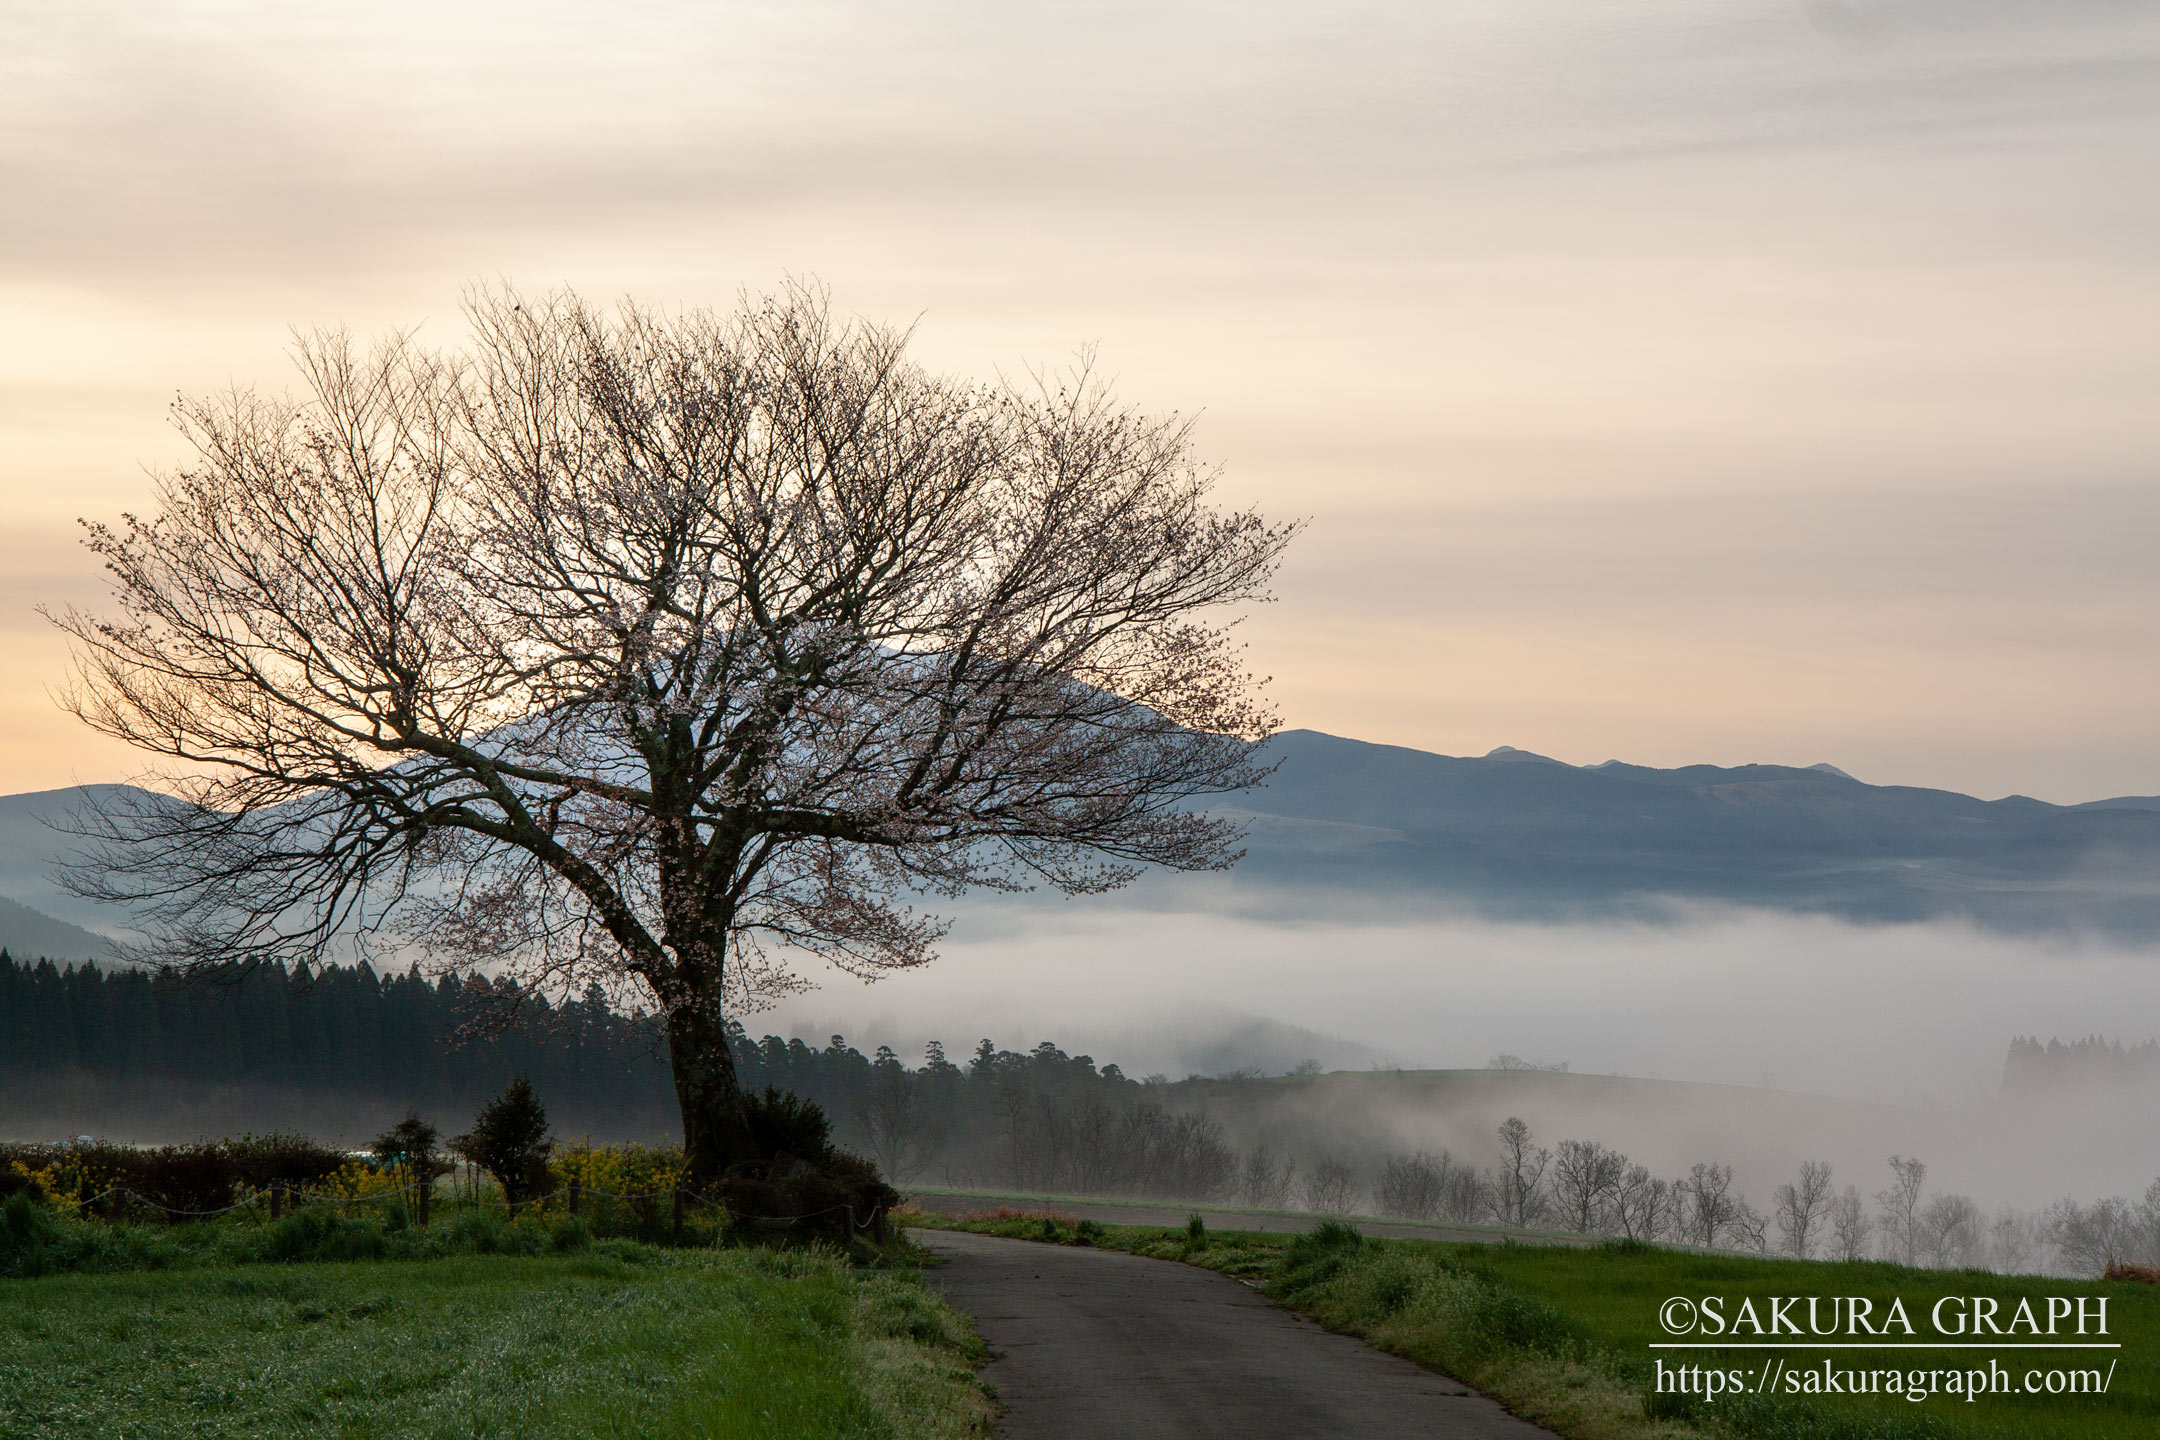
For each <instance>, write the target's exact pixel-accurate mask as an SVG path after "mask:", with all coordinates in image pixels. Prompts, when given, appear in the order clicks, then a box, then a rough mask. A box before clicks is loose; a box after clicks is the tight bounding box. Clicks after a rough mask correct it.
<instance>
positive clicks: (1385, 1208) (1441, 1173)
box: [1373, 1150, 1454, 1220]
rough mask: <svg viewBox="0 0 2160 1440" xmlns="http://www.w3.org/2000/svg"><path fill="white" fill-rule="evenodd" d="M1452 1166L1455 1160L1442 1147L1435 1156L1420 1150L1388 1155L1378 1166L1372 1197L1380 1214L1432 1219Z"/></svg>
mask: <svg viewBox="0 0 2160 1440" xmlns="http://www.w3.org/2000/svg"><path fill="white" fill-rule="evenodd" d="M1453 1170H1454V1161H1453V1160H1452V1159H1451V1158H1450V1157H1449V1156H1448V1154H1447V1153H1446V1152H1445V1151H1442V1152H1441V1153H1440V1154H1439V1155H1438V1156H1433V1155H1428V1154H1426V1153H1425V1152H1424V1151H1422V1150H1421V1151H1419V1152H1418V1153H1417V1154H1415V1155H1390V1156H1388V1157H1387V1161H1386V1163H1385V1164H1384V1165H1383V1166H1382V1167H1381V1170H1380V1185H1379V1188H1378V1189H1376V1190H1375V1191H1374V1192H1373V1198H1374V1199H1375V1201H1376V1202H1377V1203H1378V1204H1379V1207H1380V1213H1381V1214H1383V1215H1393V1216H1396V1217H1398V1218H1400V1219H1404V1220H1431V1219H1433V1218H1435V1217H1436V1216H1437V1215H1439V1213H1440V1205H1441V1202H1442V1201H1443V1200H1444V1199H1445V1198H1446V1195H1447V1189H1448V1181H1449V1179H1450V1178H1451V1176H1452V1172H1453Z"/></svg>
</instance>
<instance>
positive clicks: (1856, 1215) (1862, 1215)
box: [1830, 1185, 1875, 1260]
mask: <svg viewBox="0 0 2160 1440" xmlns="http://www.w3.org/2000/svg"><path fill="white" fill-rule="evenodd" d="M1874 1234H1875V1221H1874V1218H1873V1217H1872V1216H1870V1215H1869V1214H1868V1213H1867V1206H1866V1204H1865V1203H1863V1202H1862V1200H1861V1199H1860V1187H1859V1186H1857V1185H1847V1186H1846V1187H1845V1193H1844V1194H1842V1195H1840V1196H1838V1197H1837V1198H1836V1199H1834V1200H1832V1201H1831V1202H1830V1243H1831V1254H1832V1255H1834V1256H1835V1257H1836V1258H1837V1259H1839V1260H1861V1259H1865V1258H1866V1257H1867V1252H1868V1241H1869V1240H1870V1239H1871V1238H1873V1236H1874Z"/></svg>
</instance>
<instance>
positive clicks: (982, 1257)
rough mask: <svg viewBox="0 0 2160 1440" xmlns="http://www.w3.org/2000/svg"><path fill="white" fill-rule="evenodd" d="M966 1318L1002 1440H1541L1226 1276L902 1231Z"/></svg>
mask: <svg viewBox="0 0 2160 1440" xmlns="http://www.w3.org/2000/svg"><path fill="white" fill-rule="evenodd" d="M915 1238H916V1239H918V1240H920V1241H921V1242H922V1243H923V1244H925V1245H927V1246H929V1247H930V1249H931V1250H933V1251H934V1252H936V1253H937V1254H938V1255H939V1256H940V1257H941V1258H942V1259H944V1260H945V1261H946V1262H947V1263H945V1264H942V1265H938V1266H934V1267H932V1268H931V1269H930V1270H929V1271H928V1272H926V1278H927V1279H928V1280H929V1282H930V1283H931V1284H932V1285H933V1286H935V1287H936V1288H937V1289H939V1290H940V1291H942V1292H943V1293H944V1294H945V1296H946V1298H947V1299H949V1300H950V1301H951V1302H952V1303H953V1304H954V1305H955V1306H957V1307H958V1308H959V1309H961V1310H965V1311H966V1312H968V1313H969V1314H970V1315H972V1316H973V1317H974V1318H975V1323H976V1326H977V1328H978V1329H980V1330H981V1332H982V1337H983V1339H984V1340H985V1341H986V1342H987V1343H988V1344H989V1346H990V1348H991V1351H992V1354H993V1358H992V1360H991V1361H990V1363H989V1364H988V1365H987V1366H985V1367H984V1369H983V1378H984V1379H985V1380H988V1381H989V1382H990V1383H991V1384H992V1385H994V1386H996V1387H997V1392H998V1397H999V1399H1001V1400H1002V1401H1004V1402H1005V1406H1006V1410H1005V1415H1004V1418H1003V1419H1002V1420H1001V1421H1000V1422H999V1425H998V1434H999V1435H1001V1436H1004V1437H1006V1440H1213V1437H1217V1436H1220V1437H1223V1440H1352V1437H1355V1440H1409V1437H1413V1436H1414V1437H1418V1440H1471V1437H1477V1440H1488V1437H1490V1440H1552V1437H1551V1432H1550V1431H1547V1430H1543V1429H1540V1428H1539V1427H1537V1426H1535V1425H1532V1424H1530V1423H1529V1422H1528V1421H1524V1420H1518V1419H1516V1418H1515V1417H1514V1416H1512V1415H1510V1414H1508V1413H1507V1412H1506V1411H1504V1410H1502V1409H1501V1408H1500V1407H1499V1406H1498V1405H1497V1404H1495V1403H1493V1402H1492V1401H1491V1400H1488V1399H1486V1398H1485V1397H1484V1396H1482V1395H1478V1394H1475V1393H1473V1392H1472V1391H1470V1390H1468V1389H1466V1388H1465V1387H1464V1386H1462V1385H1460V1384H1458V1383H1457V1382H1455V1381H1453V1380H1450V1379H1448V1378H1447V1377H1446V1376H1444V1375H1436V1374H1434V1373H1433V1372H1432V1371H1430V1370H1425V1369H1422V1368H1420V1367H1419V1366H1416V1365H1413V1364H1411V1363H1410V1362H1409V1361H1407V1360H1400V1359H1397V1358H1396V1357H1395V1356H1392V1355H1383V1354H1381V1353H1380V1352H1379V1351H1377V1350H1373V1349H1370V1348H1368V1347H1366V1346H1365V1345H1363V1344H1361V1343H1359V1342H1358V1341H1356V1340H1352V1339H1350V1338H1349V1337H1348V1336H1343V1335H1331V1334H1329V1333H1328V1332H1327V1331H1325V1330H1323V1329H1321V1328H1320V1326H1318V1325H1317V1324H1315V1323H1313V1322H1312V1321H1310V1320H1307V1319H1305V1318H1304V1317H1303V1316H1300V1315H1295V1314H1292V1313H1291V1312H1290V1311H1288V1310H1284V1309H1282V1308H1281V1307H1280V1306H1277V1305H1274V1304H1271V1303H1270V1302H1269V1301H1268V1300H1266V1299H1265V1298H1264V1297H1262V1296H1261V1295H1260V1294H1259V1293H1258V1292H1257V1291H1255V1290H1253V1289H1252V1288H1250V1287H1249V1286H1246V1285H1244V1284H1241V1283H1240V1282H1238V1281H1236V1280H1232V1279H1230V1278H1229V1277H1228V1276H1224V1275H1217V1274H1214V1273H1213V1272H1211V1271H1207V1270H1201V1269H1199V1268H1197V1267H1195V1266H1191V1265H1180V1264H1178V1263H1176V1262H1175V1261H1169V1260H1147V1259H1143V1258H1141V1257H1139V1256H1137V1255H1121V1254H1118V1253H1117V1252H1115V1251H1108V1250H1092V1249H1084V1248H1080V1247H1077V1246H1066V1245H1045V1244H1038V1243H1036V1242H1033V1241H1028V1240H1005V1239H1000V1238H998V1237H996V1236H990V1235H970V1234H966V1233H962V1232H958V1231H950V1230H924V1231H917V1232H915Z"/></svg>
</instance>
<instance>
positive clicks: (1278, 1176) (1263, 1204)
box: [1239, 1145, 1297, 1210]
mask: <svg viewBox="0 0 2160 1440" xmlns="http://www.w3.org/2000/svg"><path fill="white" fill-rule="evenodd" d="M1296 1179H1297V1161H1295V1160H1293V1159H1291V1158H1290V1157H1289V1156H1287V1155H1285V1156H1284V1157H1283V1158H1282V1159H1281V1160H1277V1159H1276V1158H1275V1154H1274V1152H1273V1151H1271V1150H1270V1149H1268V1147H1267V1146H1265V1145H1255V1146H1253V1148H1252V1149H1250V1150H1248V1151H1246V1152H1245V1167H1244V1173H1243V1175H1242V1177H1241V1184H1240V1186H1239V1188H1240V1190H1241V1192H1242V1193H1243V1195H1244V1197H1245V1203H1246V1204H1248V1205H1252V1206H1256V1207H1258V1208H1260V1209H1262V1210H1280V1209H1283V1208H1284V1207H1285V1206H1287V1205H1288V1204H1289V1203H1290V1189H1291V1186H1292V1184H1293V1183H1294V1182H1295V1181H1296Z"/></svg>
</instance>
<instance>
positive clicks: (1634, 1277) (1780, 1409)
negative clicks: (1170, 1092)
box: [911, 1216, 2160, 1440]
mask: <svg viewBox="0 0 2160 1440" xmlns="http://www.w3.org/2000/svg"><path fill="white" fill-rule="evenodd" d="M911 1223H922V1224H926V1225H929V1226H932V1227H938V1226H946V1227H951V1228H962V1229H970V1230H982V1231H987V1232H990V1233H997V1234H1006V1235H1012V1236H1016V1237H1019V1238H1024V1239H1031V1240H1054V1241H1056V1242H1058V1243H1065V1244H1073V1243H1091V1244H1096V1245H1102V1246H1105V1247H1110V1248H1116V1249H1121V1250H1126V1251H1130V1252H1132V1253H1135V1254H1143V1255H1152V1256H1157V1257H1160V1258H1164V1259H1171V1260H1183V1261H1186V1262H1188V1263H1192V1264H1198V1265H1203V1266H1206V1267H1208V1268H1210V1269H1214V1270H1220V1271H1223V1272H1225V1273H1228V1274H1232V1275H1235V1276H1238V1277H1239V1278H1241V1279H1246V1280H1251V1281H1255V1282H1258V1283H1261V1284H1264V1285H1265V1286H1266V1287H1267V1290H1268V1292H1269V1293H1270V1294H1271V1295H1273V1296H1274V1297H1275V1298H1276V1299H1278V1300H1280V1301H1282V1302H1283V1303H1285V1304H1287V1305H1290V1306H1291V1307H1292V1308H1294V1309H1297V1310H1300V1311H1303V1312H1304V1313H1306V1314H1309V1315H1311V1316H1313V1317H1314V1318H1316V1319H1318V1320H1320V1321H1321V1322H1322V1323H1324V1324H1326V1325H1328V1326H1329V1327H1330V1328H1332V1329H1336V1330H1341V1331H1345V1332H1348V1333H1351V1334H1356V1335H1360V1336H1362V1337H1364V1338H1365V1339H1366V1340H1367V1341H1369V1342H1370V1343H1372V1344H1373V1345H1375V1346H1377V1347H1378V1348H1380V1349H1383V1350H1388V1351H1390V1352H1393V1353H1395V1354H1399V1355H1403V1356H1406V1357H1408V1358H1410V1359H1413V1360H1416V1361H1418V1362H1420V1363H1422V1364H1426V1365H1430V1366H1432V1367H1433V1368H1435V1369H1439V1370H1443V1371H1445V1372H1447V1373H1448V1374H1451V1375H1453V1376H1455V1377H1457V1378H1459V1379H1461V1380H1464V1381H1467V1382H1468V1383H1470V1384H1472V1385H1475V1386H1477V1387H1478V1388H1480V1389H1482V1390H1485V1391H1486V1392H1487V1393H1489V1394H1492V1395H1493V1396H1495V1397H1496V1398H1498V1399H1500V1400H1501V1401H1502V1402H1503V1403H1505V1404H1506V1405H1508V1406H1509V1408H1511V1409H1513V1410H1515V1411H1516V1412H1517V1413H1518V1414H1521V1415H1523V1416H1525V1417H1526V1418H1528V1419H1531V1420H1535V1421H1537V1422H1538V1423H1540V1424H1543V1425H1546V1426H1549V1427H1550V1428H1552V1429H1554V1430H1556V1431H1558V1432H1559V1433H1560V1434H1562V1435H1565V1436H1569V1437H1573V1440H1653V1437H1655V1440H1667V1437H1670V1440H1680V1437H1693V1436H1732V1437H1736V1440H1919V1437H1939V1440H1955V1437H1973V1440H1981V1437H1985V1440H2013V1437H2016V1440H2023V1437H2032V1440H2057V1437H2060V1440H2144V1437H2150V1436H2154V1435H2160V1288H2155V1287H2152V1286H2147V1285H2137V1284H2126V1283H2102V1282H2094V1281H2066V1280H2051V1279H2044V1278H2040V1277H2035V1276H2000V1275H1992V1274H1987V1273H1984V1272H1974V1271H1938V1270H1907V1269H1905V1268H1903V1267H1900V1266H1895V1265H1885V1264H1854V1265H1838V1264H1822V1263H1810V1262H1803V1261H1790V1260H1767V1259H1759V1258H1749V1257H1743V1256H1726V1255H1703V1254H1697V1253H1693V1252H1688V1251H1679V1250H1666V1249H1659V1248H1654V1247H1646V1246H1639V1245H1605V1246H1594V1247H1588V1248H1564V1247H1555V1246H1546V1245H1509V1244H1502V1245H1490V1244H1487V1245H1476V1244H1448V1243H1438V1242H1432V1241H1421V1240H1375V1239H1359V1238H1356V1237H1354V1236H1353V1235H1351V1234H1350V1232H1348V1231H1347V1230H1343V1231H1337V1232H1335V1233H1333V1234H1332V1235H1325V1236H1314V1237H1292V1236H1286V1235H1282V1234H1269V1233H1258V1232H1250V1231H1240V1232H1217V1233H1214V1234H1203V1235H1201V1236H1200V1237H1199V1238H1198V1239H1197V1240H1196V1239H1195V1237H1194V1236H1193V1234H1191V1233H1190V1232H1188V1231H1185V1230H1172V1229H1160V1228H1145V1227H1138V1226H1130V1227H1128V1226H1101V1225H1093V1224H1084V1225H1081V1226H1073V1225H1070V1224H1065V1223H1061V1222H1058V1221H1056V1220H1044V1219H1040V1218H1032V1219H1007V1220H981V1221H967V1220H959V1219H954V1218H950V1217H943V1216H927V1217H921V1218H920V1219H919V1221H911ZM1676 1295H1677V1296H1685V1297H1690V1298H1694V1297H1701V1296H1704V1295H1722V1296H1726V1297H1729V1299H1730V1303H1731V1305H1732V1306H1733V1307H1735V1308H1736V1307H1737V1305H1738V1303H1739V1301H1740V1300H1741V1299H1742V1298H1743V1297H1752V1298H1753V1299H1754V1300H1755V1302H1756V1305H1757V1307H1758V1310H1760V1309H1761V1308H1762V1307H1764V1306H1765V1305H1766V1302H1767V1301H1768V1299H1769V1298H1770V1297H1772V1296H1794V1295H1798V1296H1808V1295H1814V1296H1862V1297H1866V1298H1868V1299H1870V1300H1872V1301H1874V1302H1875V1306H1876V1311H1877V1313H1878V1314H1880V1313H1883V1312H1885V1311H1887V1309H1888V1304H1889V1301H1890V1300H1891V1299H1892V1298H1893V1297H1902V1299H1903V1301H1904V1305H1905V1308H1906V1310H1907V1311H1908V1312H1909V1313H1910V1314H1911V1316H1912V1317H1913V1319H1914V1323H1915V1325H1916V1326H1917V1327H1919V1328H1920V1329H1921V1330H1922V1331H1927V1330H1928V1329H1929V1324H1928V1320H1927V1311H1928V1310H1929V1308H1930V1307H1932V1306H1933V1305H1934V1303H1935V1301H1936V1300H1937V1299H1938V1298H1940V1297H1942V1296H1945V1295H1959V1296H1987V1297H1993V1298H1995V1299H1997V1300H1998V1301H1999V1302H2003V1301H2007V1302H2009V1303H2007V1304H2005V1305H2004V1306H2003V1313H2005V1314H2008V1313H2010V1312H2011V1309H2012V1307H2013V1306H2014V1304H2015V1301H2016V1299H2017V1298H2018V1297H2019V1296H2028V1295H2029V1296H2034V1297H2041V1296H2048V1295H2057V1296H2069V1297H2076V1296H2087V1297H2092V1296H2105V1297H2106V1298H2107V1300H2108V1319H2109V1331H2110V1333H2109V1335H2108V1337H2107V1338H2108V1339H2109V1340H2111V1341H2117V1342H2120V1344H2121V1346H2122V1348H2121V1349H2120V1350H2119V1351H2107V1352H2100V1351H2085V1352H2074V1351H2073V1352H2063V1351H2055V1352H2044V1351H2043V1352H2011V1351H2003V1352H1998V1353H1997V1358H1998V1359H1999V1360H2000V1361H2001V1362H2002V1363H2003V1364H2004V1366H2005V1368H2008V1369H2011V1370H2012V1371H2013V1373H2014V1374H2015V1375H2017V1376H2019V1377H2022V1375H2023V1373H2024V1371H2025V1370H2026V1369H2028V1368H2030V1367H2034V1366H2039V1367H2076V1368H2080V1369H2083V1368H2089V1367H2095V1366H2097V1367H2098V1368H2102V1369H2104V1368H2106V1367H2107V1366H2108V1365H2109V1364H2110V1363H2113V1365H2114V1370H2113V1374H2112V1376H2111V1380H2110V1384H2109V1388H2108V1392H2107V1393H2106V1394H2105V1395H2103V1396H2070V1395H2059V1396H2048V1395H2039V1396H2027V1395H2024V1394H2011V1395H1986V1396H1983V1397H1981V1398H1979V1399H1977V1400H1975V1401H1973V1402H1971V1403H1967V1402H1965V1401H1964V1400H1963V1399H1962V1398H1961V1397H1958V1396H1948V1395H1936V1396H1933V1397H1932V1398H1929V1399H1927V1400H1924V1401H1921V1402H1912V1401H1907V1400H1905V1399H1903V1398H1898V1397H1891V1396H1888V1395H1879V1394H1878V1395H1867V1396H1858V1397H1854V1396H1837V1397H1828V1396H1814V1395H1805V1394H1799V1395H1795V1394H1790V1393H1787V1392H1786V1391H1785V1389H1784V1387H1783V1386H1779V1387H1778V1390H1777V1393H1773V1394H1770V1395H1747V1396H1739V1397H1735V1396H1724V1397H1720V1398H1719V1399H1716V1400H1712V1401H1709V1402H1707V1403H1705V1402H1703V1401H1701V1400H1699V1399H1691V1398H1687V1397H1673V1396H1667V1397H1658V1396H1656V1395H1655V1394H1654V1374H1655V1368H1654V1367H1655V1357H1656V1356H1657V1355H1659V1354H1660V1353H1661V1352H1657V1351H1653V1350H1651V1349H1650V1345H1651V1343H1652V1342H1653V1341H1663V1340H1670V1339H1673V1338H1674V1337H1672V1336H1669V1335H1666V1334H1665V1333H1663V1331H1662V1330H1661V1329H1660V1326H1659V1320H1658V1315H1659V1307H1660V1306H1661V1305H1662V1304H1663V1302H1664V1301H1665V1300H1666V1299H1668V1298H1670V1297H1672V1296H1676ZM2036 1303H2037V1302H2036ZM1691 1338H1692V1337H1691ZM1747 1338H1749V1339H1753V1338H1755V1337H1753V1336H1749V1337H1747ZM1783 1338H1786V1339H1791V1338H1795V1337H1790V1336H1787V1337H1783ZM1798 1338H1802V1339H1810V1338H1814V1337H1807V1336H1803V1337H1798ZM1894 1338H1898V1339H1904V1338H1906V1337H1904V1336H1902V1335H1900V1336H1897V1337H1894ZM1912 1338H1915V1339H1921V1340H1932V1339H1935V1338H1937V1337H1935V1336H1933V1335H1932V1334H1929V1333H1923V1334H1921V1335H1918V1336H1915V1337H1912ZM2020 1338H2030V1337H2020ZM1662 1353H1664V1354H1665V1355H1666V1358H1667V1365H1668V1366H1672V1365H1676V1364H1681V1363H1685V1364H1691V1365H1705V1366H1717V1367H1719V1368H1733V1367H1756V1366H1760V1365H1762V1364H1763V1363H1765V1360H1766V1358H1768V1357H1767V1356H1766V1353H1765V1352H1733V1351H1707V1352H1704V1351H1697V1352H1685V1353H1684V1358H1683V1352H1662ZM1823 1353H1824V1352H1792V1353H1790V1354H1786V1355H1784V1357H1783V1358H1785V1359H1786V1361H1787V1363H1788V1364H1791V1365H1794V1366H1808V1367H1812V1368H1818V1369H1819V1368H1820V1366H1821V1363H1822V1359H1823ZM1988 1353H1989V1352H1966V1353H1960V1352H1939V1351H1934V1352H1926V1351H1911V1352H1905V1353H1903V1354H1887V1353H1886V1352H1879V1351H1877V1352H1857V1354H1856V1352H1838V1355H1837V1358H1836V1361H1835V1364H1836V1365H1837V1367H1839V1368H1840V1369H1845V1368H1849V1367H1853V1366H1861V1365H1864V1366H1866V1367H1868V1368H1894V1369H1897V1370H1899V1371H1900V1372H1901V1373H1909V1372H1910V1371H1912V1370H1913V1369H1919V1368H1925V1369H1937V1368H1942V1369H1947V1368H1952V1367H1965V1366H1970V1365H1973V1364H1975V1363H1978V1364H1980V1365H1983V1366H1984V1365H1985V1364H1986V1356H1987V1354H1988ZM1975 1355H1977V1356H1978V1357H1979V1358H1978V1359H1977V1361H1976V1360H1975V1359H1974V1358H1973V1357H1974V1356H1975ZM2095 1355H2097V1356H2099V1357H2100V1358H2099V1359H2098V1360H2097V1361H2096V1360H2095V1359H2094V1356H2095ZM1861 1357H1865V1358H1861Z"/></svg>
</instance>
